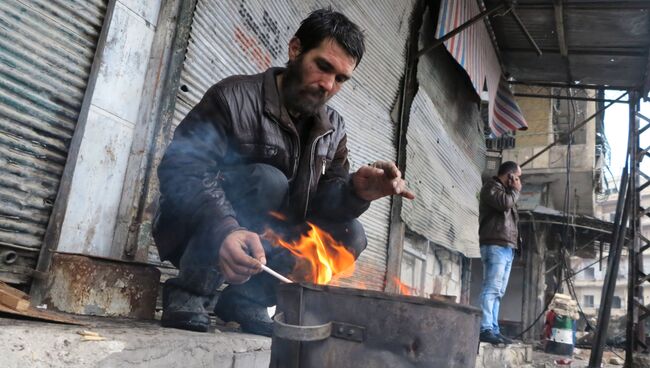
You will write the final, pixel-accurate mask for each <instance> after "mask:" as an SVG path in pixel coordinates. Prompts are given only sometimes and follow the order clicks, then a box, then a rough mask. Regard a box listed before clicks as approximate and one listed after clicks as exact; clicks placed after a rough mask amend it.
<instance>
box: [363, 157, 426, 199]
mask: <svg viewBox="0 0 650 368" xmlns="http://www.w3.org/2000/svg"><path fill="white" fill-rule="evenodd" d="M352 185H354V190H355V192H356V194H357V195H358V196H359V197H360V198H361V199H364V200H366V201H374V200H375V199H379V198H381V197H385V196H389V195H393V194H397V195H400V196H402V197H404V198H407V199H414V198H415V195H414V194H413V193H412V192H411V191H409V190H408V188H407V187H406V182H405V181H404V179H402V173H401V172H400V171H399V169H398V168H397V166H396V165H395V163H393V162H389V161H377V162H375V163H374V164H372V165H369V166H363V167H361V168H360V169H359V170H357V172H355V173H354V174H352Z"/></svg>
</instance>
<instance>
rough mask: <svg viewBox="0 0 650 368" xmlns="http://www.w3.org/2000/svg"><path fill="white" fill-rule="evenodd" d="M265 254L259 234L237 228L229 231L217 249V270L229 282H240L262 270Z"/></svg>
mask: <svg viewBox="0 0 650 368" xmlns="http://www.w3.org/2000/svg"><path fill="white" fill-rule="evenodd" d="M261 264H264V265H265V264H266V255H265V254H264V248H262V242H261V241H260V237H259V235H257V234H255V233H253V232H250V231H246V230H237V231H234V232H232V233H230V234H229V235H228V236H227V237H226V239H224V240H223V243H222V244H221V249H220V250H219V270H220V271H221V273H222V274H223V276H224V277H225V279H226V281H227V282H228V283H229V284H242V283H244V282H246V281H248V279H250V277H251V276H252V275H255V274H256V273H259V272H261V271H262V267H261Z"/></svg>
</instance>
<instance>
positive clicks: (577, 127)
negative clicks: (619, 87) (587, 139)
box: [519, 92, 628, 167]
mask: <svg viewBox="0 0 650 368" xmlns="http://www.w3.org/2000/svg"><path fill="white" fill-rule="evenodd" d="M627 94H628V92H625V93H623V94H622V95H620V96H619V97H618V98H617V99H616V100H615V101H619V100H620V99H622V98H623V97H625V96H626V95H627ZM613 104H614V102H611V103H610V104H609V105H607V106H605V107H603V108H602V109H600V110H598V111H596V112H595V113H594V114H593V115H591V116H590V117H588V118H586V119H585V120H584V121H583V122H582V123H580V124H578V125H576V126H575V127H573V129H571V130H570V131H569V132H568V133H567V135H569V134H572V133H573V132H575V131H576V130H578V129H580V128H582V127H583V126H584V125H585V124H587V123H588V122H589V121H591V119H593V118H595V117H596V116H598V114H600V113H602V112H603V111H605V110H607V108H608V107H610V106H612V105H613ZM558 143H559V139H556V140H555V141H553V143H551V144H549V145H548V146H546V147H544V149H542V150H541V151H539V152H537V153H536V154H534V155H533V157H531V158H529V159H528V160H526V161H524V163H523V164H521V165H519V167H524V166H526V165H527V164H529V163H530V162H531V161H533V160H534V159H536V158H537V157H539V156H541V155H542V154H543V153H544V152H546V151H548V150H550V149H551V147H553V146H555V145H556V144H558Z"/></svg>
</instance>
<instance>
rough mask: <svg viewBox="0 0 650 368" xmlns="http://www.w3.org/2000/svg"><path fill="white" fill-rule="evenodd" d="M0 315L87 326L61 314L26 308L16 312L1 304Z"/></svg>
mask: <svg viewBox="0 0 650 368" xmlns="http://www.w3.org/2000/svg"><path fill="white" fill-rule="evenodd" d="M0 313H8V314H12V315H16V316H22V317H29V318H35V319H40V320H44V321H49V322H58V323H65V324H70V325H79V326H85V325H87V323H84V322H80V321H76V320H74V319H72V318H70V317H68V316H66V315H64V314H62V313H58V312H53V311H49V310H41V309H37V308H32V307H28V308H27V309H26V310H22V311H18V310H15V309H11V308H9V307H7V306H5V305H3V304H0Z"/></svg>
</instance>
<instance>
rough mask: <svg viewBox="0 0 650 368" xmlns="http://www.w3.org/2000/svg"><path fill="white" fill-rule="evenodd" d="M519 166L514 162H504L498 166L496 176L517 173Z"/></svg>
mask: <svg viewBox="0 0 650 368" xmlns="http://www.w3.org/2000/svg"><path fill="white" fill-rule="evenodd" d="M518 168H519V165H517V163H516V162H514V161H506V162H504V163H502V164H501V166H499V173H498V174H497V175H498V176H501V175H506V174H510V173H515V172H517V169H518Z"/></svg>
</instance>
